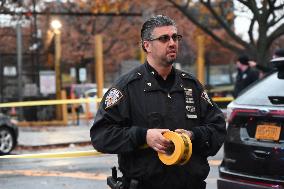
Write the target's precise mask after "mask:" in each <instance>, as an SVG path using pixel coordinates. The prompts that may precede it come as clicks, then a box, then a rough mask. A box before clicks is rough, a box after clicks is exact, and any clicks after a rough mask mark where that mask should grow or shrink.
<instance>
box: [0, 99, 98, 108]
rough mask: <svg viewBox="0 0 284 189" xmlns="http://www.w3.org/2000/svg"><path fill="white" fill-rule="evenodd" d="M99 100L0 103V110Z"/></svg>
mask: <svg viewBox="0 0 284 189" xmlns="http://www.w3.org/2000/svg"><path fill="white" fill-rule="evenodd" d="M100 101H101V98H96V99H92V98H79V99H62V100H37V101H23V102H7V103H0V108H5V107H22V106H46V105H59V104H80V103H89V102H100Z"/></svg>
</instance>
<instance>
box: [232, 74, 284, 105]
mask: <svg viewBox="0 0 284 189" xmlns="http://www.w3.org/2000/svg"><path fill="white" fill-rule="evenodd" d="M273 96H278V97H284V80H283V79H279V78H278V77H277V73H273V74H271V75H269V76H267V77H265V78H264V79H263V80H261V81H260V82H258V83H256V84H255V85H253V86H252V87H250V88H249V89H248V90H247V91H245V92H244V93H243V94H242V95H241V96H239V97H238V98H237V99H236V100H235V103H237V104H244V105H263V106H271V105H273V106H275V104H272V103H271V101H270V100H269V97H273ZM279 106H283V104H282V105H279Z"/></svg>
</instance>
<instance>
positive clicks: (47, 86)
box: [39, 71, 56, 95]
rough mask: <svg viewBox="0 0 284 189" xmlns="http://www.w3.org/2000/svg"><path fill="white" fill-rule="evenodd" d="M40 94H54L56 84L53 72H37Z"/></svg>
mask: <svg viewBox="0 0 284 189" xmlns="http://www.w3.org/2000/svg"><path fill="white" fill-rule="evenodd" d="M39 85H40V93H41V94H44V95H48V94H55V92H56V82H55V72H54V71H40V72H39Z"/></svg>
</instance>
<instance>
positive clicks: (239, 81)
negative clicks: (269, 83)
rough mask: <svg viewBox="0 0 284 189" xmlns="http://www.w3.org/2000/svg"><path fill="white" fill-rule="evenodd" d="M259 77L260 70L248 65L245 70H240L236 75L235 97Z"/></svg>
mask: <svg viewBox="0 0 284 189" xmlns="http://www.w3.org/2000/svg"><path fill="white" fill-rule="evenodd" d="M258 79H259V72H258V71H257V70H255V69H254V68H251V67H248V69H246V70H245V71H244V72H242V71H240V70H238V74H237V77H236V83H235V89H234V97H237V96H238V95H239V94H240V93H241V92H242V90H244V89H245V88H246V87H248V86H249V85H250V84H252V83H253V82H255V81H256V80H258Z"/></svg>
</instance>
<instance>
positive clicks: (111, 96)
mask: <svg viewBox="0 0 284 189" xmlns="http://www.w3.org/2000/svg"><path fill="white" fill-rule="evenodd" d="M122 97H123V95H122V92H121V91H120V90H118V89H116V88H111V89H110V90H109V91H108V93H107V95H106V97H105V101H104V104H105V109H107V108H109V107H111V106H113V105H115V104H116V103H117V102H119V101H120V100H121V99H122Z"/></svg>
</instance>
